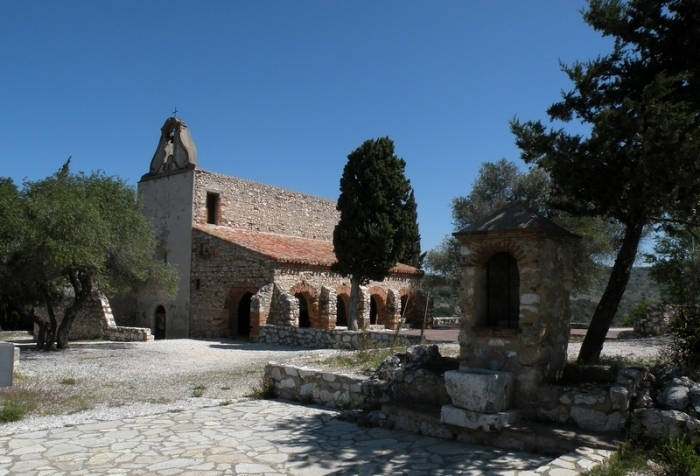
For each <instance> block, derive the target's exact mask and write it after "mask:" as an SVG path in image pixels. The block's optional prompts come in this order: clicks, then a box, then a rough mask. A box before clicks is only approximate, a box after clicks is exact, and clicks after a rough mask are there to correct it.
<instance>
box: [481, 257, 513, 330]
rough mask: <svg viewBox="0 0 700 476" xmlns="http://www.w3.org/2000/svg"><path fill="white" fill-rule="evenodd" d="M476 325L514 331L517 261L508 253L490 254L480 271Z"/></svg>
mask: <svg viewBox="0 0 700 476" xmlns="http://www.w3.org/2000/svg"><path fill="white" fill-rule="evenodd" d="M479 292H481V293H483V294H482V299H480V301H481V302H482V305H481V306H480V309H479V310H478V311H479V316H478V322H479V323H480V325H481V326H484V327H500V328H509V329H517V328H518V316H519V314H520V272H519V270H518V261H517V260H516V258H515V257H514V256H513V255H511V254H510V253H508V252H505V251H500V252H497V253H493V254H492V255H491V256H489V258H488V259H487V260H486V261H485V262H484V264H483V266H482V271H481V285H480V290H479Z"/></svg>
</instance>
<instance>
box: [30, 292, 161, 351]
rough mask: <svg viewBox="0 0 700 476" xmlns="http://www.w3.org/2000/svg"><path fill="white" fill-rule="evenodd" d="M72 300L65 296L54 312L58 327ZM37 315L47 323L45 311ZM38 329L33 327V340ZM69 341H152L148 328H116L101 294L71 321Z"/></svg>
mask: <svg viewBox="0 0 700 476" xmlns="http://www.w3.org/2000/svg"><path fill="white" fill-rule="evenodd" d="M71 299H72V296H71V295H67V296H66V298H65V299H64V302H63V304H62V305H61V306H58V308H57V309H56V310H55V311H54V312H55V315H56V324H57V325H60V324H61V322H62V321H63V314H64V311H65V308H66V306H67V305H68V304H69V303H70V300H71ZM37 315H38V316H39V317H40V318H42V319H44V320H46V321H48V314H47V313H46V309H45V308H43V307H41V308H39V309H37ZM38 331H39V329H38V327H37V326H36V325H34V338H36V336H37V333H38ZM68 339H69V340H91V339H107V340H117V341H128V342H133V341H152V340H153V335H151V329H150V328H148V327H124V326H118V325H117V323H116V321H115V319H114V314H113V313H112V307H111V305H110V303H109V299H107V296H105V295H104V294H102V293H99V294H98V295H96V296H93V297H91V298H89V299H88V300H87V302H86V303H85V305H84V307H83V309H82V310H81V311H80V312H79V313H78V315H77V316H76V318H75V319H74V320H73V325H72V326H71V329H70V332H69V334H68Z"/></svg>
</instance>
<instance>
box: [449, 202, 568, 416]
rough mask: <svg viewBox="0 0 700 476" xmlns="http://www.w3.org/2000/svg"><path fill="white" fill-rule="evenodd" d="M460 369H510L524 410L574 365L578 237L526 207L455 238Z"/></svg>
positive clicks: (503, 213) (491, 218)
mask: <svg viewBox="0 0 700 476" xmlns="http://www.w3.org/2000/svg"><path fill="white" fill-rule="evenodd" d="M455 237H456V238H457V240H458V241H459V243H460V266H461V268H462V278H461V286H460V294H461V300H462V310H463V313H464V314H463V316H462V319H461V327H460V330H461V331H460V336H459V342H460V357H459V359H460V368H481V369H489V370H495V371H502V372H509V373H511V374H512V376H513V380H514V389H513V392H514V394H515V395H517V398H516V400H515V402H514V405H515V406H516V407H518V408H522V407H526V406H529V405H528V402H529V403H534V400H535V398H536V393H537V388H538V386H539V385H540V384H541V383H542V382H543V381H547V380H553V379H555V378H556V377H557V376H558V375H559V374H560V372H561V371H562V369H563V367H564V365H565V363H566V348H567V344H568V338H569V320H570V308H569V293H570V291H571V286H572V270H571V253H572V250H573V246H572V245H573V244H574V243H575V242H576V241H577V239H578V237H577V236H576V235H573V234H571V233H570V232H568V231H566V230H564V229H563V228H561V227H559V226H558V225H556V224H554V223H553V222H552V221H550V220H548V219H546V218H544V217H542V216H540V215H537V214H535V213H533V212H530V211H528V210H526V209H525V208H523V207H522V206H521V205H519V204H514V205H510V206H507V207H505V208H503V209H501V210H500V211H498V212H496V213H494V214H493V215H491V216H489V217H487V218H486V219H484V220H482V221H480V222H477V223H474V224H473V225H471V226H469V227H467V228H465V229H463V230H460V231H459V232H457V233H455Z"/></svg>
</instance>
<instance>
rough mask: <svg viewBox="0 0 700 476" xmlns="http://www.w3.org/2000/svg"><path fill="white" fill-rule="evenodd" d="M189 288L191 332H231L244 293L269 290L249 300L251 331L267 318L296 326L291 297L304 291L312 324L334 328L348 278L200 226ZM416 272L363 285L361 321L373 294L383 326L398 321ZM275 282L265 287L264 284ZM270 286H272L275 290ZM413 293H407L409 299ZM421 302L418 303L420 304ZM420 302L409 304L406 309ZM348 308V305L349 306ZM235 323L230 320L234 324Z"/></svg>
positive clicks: (416, 278) (253, 333)
mask: <svg viewBox="0 0 700 476" xmlns="http://www.w3.org/2000/svg"><path fill="white" fill-rule="evenodd" d="M191 251H192V263H191V270H192V273H191V276H190V282H189V286H190V288H191V292H190V313H191V318H190V336H191V337H215V336H234V335H235V333H234V332H233V330H235V329H236V326H235V325H233V324H235V322H237V321H236V319H237V313H238V305H239V302H240V299H241V297H242V296H243V295H244V294H245V293H251V294H253V295H255V294H256V293H258V292H262V293H263V294H265V293H266V292H271V293H272V294H270V295H269V296H266V297H259V298H256V300H255V301H254V302H253V301H251V314H250V320H251V336H253V337H255V336H257V333H258V328H259V326H260V325H264V324H266V323H270V324H277V325H290V326H298V325H299V322H298V317H299V308H298V304H297V301H296V298H294V295H295V294H302V295H303V296H304V297H305V299H306V300H307V308H308V311H309V318H310V321H311V327H314V328H322V329H333V328H334V327H335V326H336V317H337V316H336V305H337V299H338V296H339V295H340V298H341V299H346V300H347V299H348V297H349V292H350V280H349V279H348V278H345V277H343V276H340V275H339V274H337V273H333V272H331V271H330V270H329V269H328V268H324V267H319V266H304V265H295V264H282V263H276V262H275V261H274V260H272V259H271V258H268V257H266V256H264V255H261V254H259V253H256V252H254V251H251V250H250V249H248V248H245V247H242V246H240V245H236V244H233V243H230V242H228V241H226V240H223V239H221V238H218V237H216V236H214V235H211V234H208V233H205V232H203V231H201V230H198V229H193V230H192V250H191ZM419 279H420V277H419V276H416V275H403V274H394V275H391V276H389V277H387V279H386V280H384V281H381V282H375V281H373V282H370V283H369V284H368V286H364V287H362V289H361V291H362V295H361V300H360V303H359V304H360V305H359V312H360V316H362V317H361V319H359V322H358V323H359V324H362V325H365V326H366V325H369V322H370V303H369V300H370V299H371V298H372V297H371V296H375V299H376V300H377V302H379V307H378V311H377V312H378V319H379V320H380V321H381V322H382V323H383V324H384V326H385V327H387V328H395V327H396V326H397V325H398V322H399V316H400V310H401V309H400V303H401V296H403V295H408V294H411V293H412V290H413V289H415V287H416V285H417V283H418V281H419ZM270 283H274V286H272V287H270V288H269V289H267V288H266V290H263V289H262V288H263V287H264V286H267V285H268V284H270ZM273 291H274V292H273ZM411 300H417V299H415V298H413V297H412V298H409V304H410V302H411ZM419 308H420V309H419ZM412 309H413V310H414V311H415V312H418V311H420V316H421V317H420V319H422V313H423V308H422V307H420V306H413V307H411V306H409V309H408V314H409V315H410V313H411V312H412V311H411V310H412ZM347 311H349V307H348V309H347ZM232 323H233V324H232Z"/></svg>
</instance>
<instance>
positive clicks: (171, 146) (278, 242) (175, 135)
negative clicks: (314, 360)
mask: <svg viewBox="0 0 700 476" xmlns="http://www.w3.org/2000/svg"><path fill="white" fill-rule="evenodd" d="M139 198H140V201H141V202H142V204H143V211H144V214H145V216H146V217H147V218H148V219H149V220H150V221H151V223H153V225H154V229H155V231H156V236H157V238H158V239H159V241H160V243H161V246H160V248H159V253H160V255H161V256H162V258H163V259H164V260H165V261H167V262H169V263H171V264H173V265H174V266H175V267H176V268H177V269H178V270H179V271H180V280H179V283H178V284H179V285H178V292H177V296H175V298H168V297H165V296H158V295H154V294H152V293H142V294H143V295H141V296H139V297H138V299H137V300H136V302H137V307H138V311H137V312H136V313H133V312H126V314H129V315H131V316H134V315H135V317H134V318H132V319H130V321H129V322H130V323H134V324H136V325H139V326H144V327H150V328H153V329H155V327H156V326H155V324H156V320H157V319H158V320H159V322H161V323H164V327H165V329H163V334H164V337H166V338H174V337H215V336H223V337H250V338H253V339H254V338H256V337H257V335H258V334H259V332H260V328H261V326H264V325H265V324H267V323H270V324H275V325H288V326H292V327H311V328H317V329H333V328H334V327H336V326H337V325H345V322H346V319H347V313H348V312H349V294H350V292H349V291H350V280H349V278H346V277H343V276H340V275H338V274H336V273H333V272H332V271H331V266H332V264H333V263H334V262H335V254H334V252H333V244H332V237H333V230H334V228H335V225H336V223H337V221H338V218H339V212H338V211H337V210H336V208H335V206H336V204H335V202H334V201H332V200H327V199H324V198H320V197H315V196H312V195H307V194H303V193H299V192H294V191H291V190H287V189H284V188H280V187H274V186H270V185H265V184H260V183H256V182H251V181H249V180H245V179H241V178H237V177H230V176H226V175H222V174H217V173H213V172H209V171H206V170H203V169H201V168H200V167H199V164H198V162H197V154H196V148H195V146H194V141H193V140H192V137H191V135H190V131H189V129H188V128H187V126H186V125H185V123H184V122H182V121H181V120H180V119H178V118H174V117H173V118H169V119H168V120H166V122H165V124H164V125H163V128H162V129H161V137H160V141H159V142H158V147H157V149H156V153H155V155H154V158H153V160H152V163H151V167H150V168H149V172H148V173H147V174H145V175H144V176H143V177H142V179H141V181H140V182H139ZM420 276H421V273H420V271H419V270H417V269H416V268H413V267H411V266H407V265H403V264H397V266H396V267H395V268H394V269H393V270H392V271H391V272H390V275H389V276H388V277H387V278H386V279H385V280H383V281H381V282H371V283H369V284H368V285H367V287H366V288H363V289H362V296H361V297H360V302H359V307H360V316H361V317H360V319H359V322H358V323H359V324H360V326H362V327H363V328H367V327H368V326H369V325H383V326H384V327H385V328H388V329H393V328H396V327H397V326H398V325H399V320H400V319H399V318H400V315H401V311H402V309H403V308H404V307H406V309H407V317H408V318H409V319H408V320H409V321H410V322H420V321H422V316H423V313H424V307H421V306H422V303H423V302H425V301H424V299H423V298H422V297H421V293H420V292H419V290H418V282H419V279H420ZM421 299H423V300H421ZM407 303H408V304H407ZM119 311H122V310H121V309H120V310H119ZM119 313H121V312H119ZM119 313H118V314H119Z"/></svg>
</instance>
